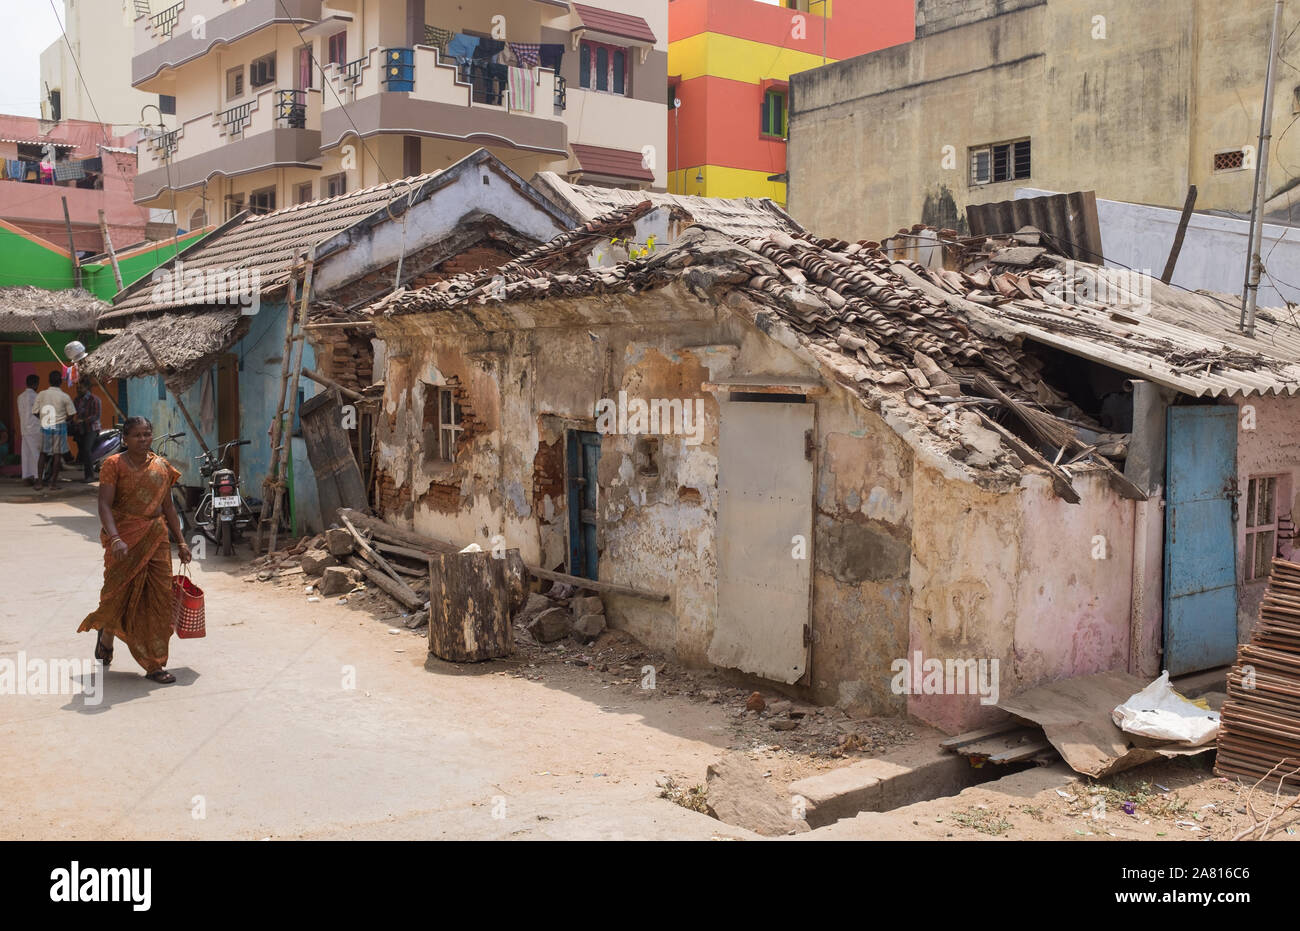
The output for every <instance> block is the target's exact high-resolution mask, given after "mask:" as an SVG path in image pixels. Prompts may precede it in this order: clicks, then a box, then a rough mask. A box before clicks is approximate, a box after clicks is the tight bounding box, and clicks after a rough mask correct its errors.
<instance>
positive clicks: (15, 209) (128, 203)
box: [0, 115, 149, 253]
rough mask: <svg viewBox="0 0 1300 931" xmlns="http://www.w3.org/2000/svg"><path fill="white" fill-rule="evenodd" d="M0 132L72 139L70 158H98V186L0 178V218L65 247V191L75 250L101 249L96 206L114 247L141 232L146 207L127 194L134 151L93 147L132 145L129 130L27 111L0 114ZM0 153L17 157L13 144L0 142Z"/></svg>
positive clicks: (132, 181) (141, 236)
mask: <svg viewBox="0 0 1300 931" xmlns="http://www.w3.org/2000/svg"><path fill="white" fill-rule="evenodd" d="M0 138H3V139H22V140H24V141H28V140H30V141H33V142H42V141H48V142H68V143H73V144H75V145H76V148H75V149H74V150H73V151H72V155H71V157H72V158H76V159H86V158H99V157H102V158H103V159H104V188H103V190H84V189H81V188H77V187H74V186H71V182H67V183H65V184H53V185H43V184H26V183H23V182H20V181H8V180H5V181H0V219H5V220H8V221H9V222H10V223H12V224H14V225H15V226H19V227H22V228H23V229H25V230H27V231H28V232H30V233H32V234H33V235H35V236H39V237H41V238H42V239H46V240H48V241H50V242H52V243H56V244H57V245H59V246H60V247H62V248H65V249H66V248H67V243H68V234H67V228H66V226H65V224H64V221H63V202H62V198H64V197H66V198H67V199H68V213H69V215H70V217H71V219H72V226H73V237H74V241H75V242H76V246H77V249H78V250H89V251H93V252H97V253H98V252H102V251H104V246H103V236H102V235H100V232H99V211H100V210H103V211H104V215H105V219H106V220H107V223H108V228H109V235H110V236H111V237H112V240H113V245H114V246H115V247H122V246H129V245H132V244H134V243H137V242H140V241H142V240H143V239H144V238H145V225H146V224H147V223H148V221H149V211H148V210H145V209H143V208H141V207H137V206H136V205H135V203H134V202H133V200H132V196H133V191H134V186H135V173H136V157H135V155H134V154H127V153H115V152H105V151H103V150H102V149H100V148H99V146H100V145H101V144H103V145H108V146H112V147H114V148H130V147H132V146H134V145H135V136H134V134H132V135H129V136H115V135H112V127H104V126H101V125H100V124H99V123H89V122H85V121H83V120H64V121H62V122H59V123H47V122H44V121H42V120H38V119H35V118H33V117H26V116H11V115H0ZM0 157H7V158H17V152H16V147H15V146H14V145H13V144H3V143H0Z"/></svg>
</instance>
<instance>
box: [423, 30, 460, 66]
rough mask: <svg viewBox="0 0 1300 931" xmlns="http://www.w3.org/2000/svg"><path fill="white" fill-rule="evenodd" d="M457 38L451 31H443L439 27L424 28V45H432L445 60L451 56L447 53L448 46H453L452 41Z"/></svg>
mask: <svg viewBox="0 0 1300 931" xmlns="http://www.w3.org/2000/svg"><path fill="white" fill-rule="evenodd" d="M455 36H456V33H454V32H452V31H451V30H450V29H441V28H439V27H438V26H427V25H426V26H425V27H424V44H425V45H432V46H433V47H434V48H436V49H437V50H438V54H439V55H441V56H442V57H443V58H446V57H448V55H449V54H450V53H449V52H448V51H447V46H448V45H450V44H451V40H452V39H453V38H455Z"/></svg>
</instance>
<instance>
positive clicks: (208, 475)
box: [187, 440, 260, 556]
mask: <svg viewBox="0 0 1300 931" xmlns="http://www.w3.org/2000/svg"><path fill="white" fill-rule="evenodd" d="M251 442H252V440H231V441H230V442H229V443H225V444H223V445H222V446H221V447H220V448H219V449H218V451H217V452H206V453H203V454H202V455H199V456H195V457H194V458H195V459H196V460H198V461H199V474H200V475H201V476H202V477H203V482H204V486H205V488H204V493H203V498H202V500H201V501H199V506H198V507H197V508H195V509H194V514H193V516H192V517H190V518H189V521H188V522H189V523H190V525H191V526H193V527H196V528H197V529H198V530H199V532H200V533H202V534H203V535H204V536H205V537H207V538H208V539H209V540H211V541H212V542H213V543H215V544H217V552H218V553H219V554H220V555H222V556H233V555H235V540H236V539H238V538H239V537H240V536H241V535H242V533H243V532H244V531H245V530H248V529H249V528H250V527H252V526H253V525H254V524H255V523H256V521H257V516H256V515H255V514H254V513H253V511H252V509H251V508H250V507H249V502H248V501H245V500H244V498H243V496H242V495H240V493H239V476H237V475H236V474H235V472H234V470H233V469H228V468H225V464H226V459H227V457H228V456H229V455H230V450H231V449H233V448H234V447H236V446H247V445H249V444H250V443H251ZM259 506H260V505H259ZM187 532H188V530H187Z"/></svg>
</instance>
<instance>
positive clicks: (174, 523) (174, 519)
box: [163, 492, 192, 563]
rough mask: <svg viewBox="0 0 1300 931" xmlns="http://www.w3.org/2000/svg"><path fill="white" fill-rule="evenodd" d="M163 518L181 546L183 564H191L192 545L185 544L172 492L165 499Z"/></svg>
mask: <svg viewBox="0 0 1300 931" xmlns="http://www.w3.org/2000/svg"><path fill="white" fill-rule="evenodd" d="M163 516H164V517H166V519H167V527H168V529H169V530H171V533H172V536H173V537H175V538H176V542H177V543H179V544H180V553H181V562H182V563H187V562H189V561H190V559H191V558H192V557H191V555H190V545H189V544H188V543H186V542H185V534H184V533H182V532H181V519H180V515H178V514H177V513H176V502H175V501H173V500H172V496H171V494H170V492H169V493H168V494H167V496H166V497H165V498H163Z"/></svg>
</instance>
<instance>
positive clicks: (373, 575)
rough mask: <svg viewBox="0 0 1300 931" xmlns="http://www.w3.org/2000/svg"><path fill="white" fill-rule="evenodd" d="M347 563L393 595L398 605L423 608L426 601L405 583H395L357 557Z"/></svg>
mask: <svg viewBox="0 0 1300 931" xmlns="http://www.w3.org/2000/svg"><path fill="white" fill-rule="evenodd" d="M347 563H348V565H349V566H351V567H352V568H353V569H358V570H360V571H361V574H362V575H364V576H365V577H366V578H367V579H368V580H369V581H371V582H374V583H375V584H376V585H378V586H379V587H380V588H381V589H383V590H384V591H385V592H387V593H388V594H390V595H392V596H393V598H395V599H396V600H397V602H398V604H401V605H404V606H405V607H407V608H413V609H414V608H423V607H424V601H423V600H422V599H421V598H420V596H419V595H417V594H415V592H414V591H412V590H411V587H410V586H409V585H407V584H406V583H405V582H394V581H393V580H392V579H390V578H389V577H388V576H386V575H384V574H383V573H382V572H380V571H379V570H378V569H376V568H375V567H374V566H372V565H370V564H369V563H368V562H366V561H365V560H363V559H361V558H359V557H357V556H349V557H348V559H347Z"/></svg>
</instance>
